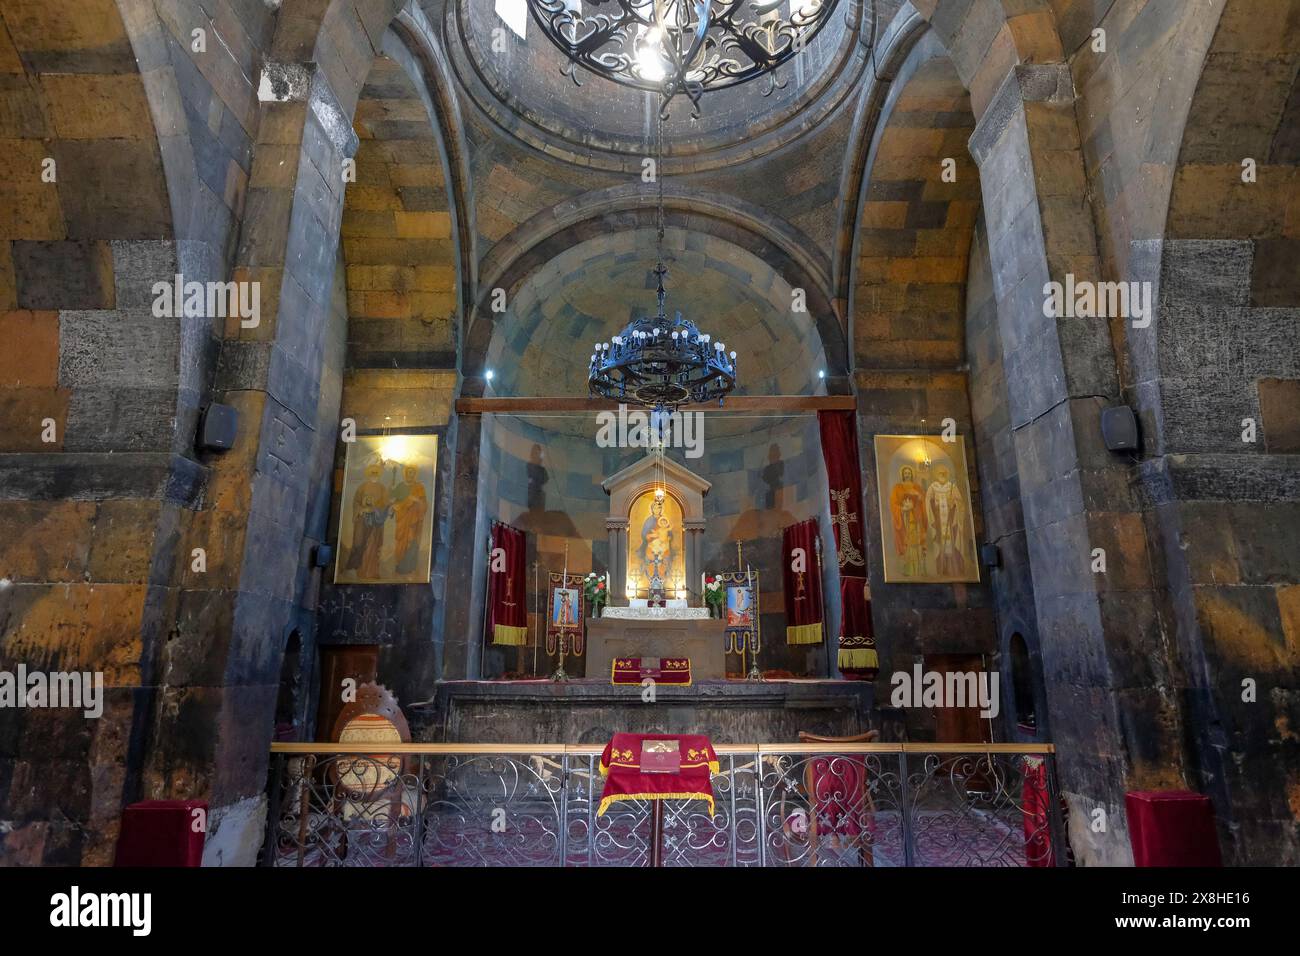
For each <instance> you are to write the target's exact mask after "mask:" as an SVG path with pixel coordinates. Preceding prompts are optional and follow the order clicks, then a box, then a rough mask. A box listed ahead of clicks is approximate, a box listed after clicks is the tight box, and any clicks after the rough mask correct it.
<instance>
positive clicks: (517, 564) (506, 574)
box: [487, 522, 528, 645]
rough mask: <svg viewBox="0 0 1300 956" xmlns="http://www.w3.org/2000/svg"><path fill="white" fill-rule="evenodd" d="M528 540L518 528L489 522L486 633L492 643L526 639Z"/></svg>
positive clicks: (526, 640) (514, 642)
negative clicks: (489, 542)
mask: <svg viewBox="0 0 1300 956" xmlns="http://www.w3.org/2000/svg"><path fill="white" fill-rule="evenodd" d="M526 550H527V543H526V541H525V538H524V533H523V532H522V531H520V530H519V529H518V528H512V527H510V525H508V524H501V523H499V522H497V523H494V524H493V525H492V546H491V548H490V549H489V551H488V613H487V634H488V638H489V639H490V640H491V642H492V643H493V644H514V645H520V644H527V643H528V588H527V580H528V579H527V578H526V577H525V575H526V573H527V572H526V571H525V570H524V566H525V562H524V555H525V552H526Z"/></svg>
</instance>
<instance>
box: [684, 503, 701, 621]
mask: <svg viewBox="0 0 1300 956" xmlns="http://www.w3.org/2000/svg"><path fill="white" fill-rule="evenodd" d="M683 524H684V525H685V526H686V589H687V593H688V594H689V595H690V597H689V598H688V600H689V601H690V603H691V604H692V605H700V604H703V603H704V595H703V594H702V593H701V592H700V571H701V570H703V566H704V521H703V519H700V518H693V519H690V520H687V521H685V522H683Z"/></svg>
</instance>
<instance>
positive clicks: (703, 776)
mask: <svg viewBox="0 0 1300 956" xmlns="http://www.w3.org/2000/svg"><path fill="white" fill-rule="evenodd" d="M647 740H676V741H679V744H678V747H679V750H680V753H681V767H680V769H679V771H678V772H677V773H646V772H644V771H642V769H641V745H642V743H644V742H645V741H647ZM717 771H718V755H717V753H715V752H714V750H713V744H711V743H709V738H708V737H705V736H704V735H703V734H615V735H614V739H613V740H611V741H610V742H609V743H607V744H606V745H605V752H604V753H602V754H601V755H600V772H601V773H602V774H603V775H604V777H605V789H604V792H603V793H601V796H600V809H598V810H597V811H596V816H603V815H604V813H605V811H606V810H608V809H609V806H610V804H612V803H616V802H617V801H619V800H707V801H708V803H709V814H710V815H712V814H713V783H712V781H711V780H710V777H711V775H712V774H714V773H717Z"/></svg>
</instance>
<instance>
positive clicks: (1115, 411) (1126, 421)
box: [1101, 405, 1138, 451]
mask: <svg viewBox="0 0 1300 956" xmlns="http://www.w3.org/2000/svg"><path fill="white" fill-rule="evenodd" d="M1101 438H1102V441H1104V442H1105V443H1106V448H1107V449H1108V450H1110V451H1137V450H1138V424H1137V416H1136V415H1134V414H1133V409H1131V408H1129V407H1128V406H1127V405H1117V406H1115V407H1114V408H1103V409H1102V410H1101Z"/></svg>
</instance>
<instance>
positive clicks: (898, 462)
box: [875, 435, 980, 584]
mask: <svg viewBox="0 0 1300 956" xmlns="http://www.w3.org/2000/svg"><path fill="white" fill-rule="evenodd" d="M953 439H954V440H953V441H944V440H943V438H942V437H941V436H938V435H933V436H932V435H877V436H876V437H875V446H876V484H877V487H878V488H879V489H880V516H881V521H880V530H881V538H882V539H883V540H882V541H881V545H882V553H883V555H884V564H885V580H886V581H887V582H889V583H891V584H907V583H913V584H941V583H956V582H978V581H979V579H980V576H979V562H978V560H977V558H976V553H975V521H974V516H973V515H972V513H971V494H970V480H969V478H968V477H967V472H966V449H965V446H964V444H963V442H962V439H961V437H960V436H956V435H955V436H953Z"/></svg>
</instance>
